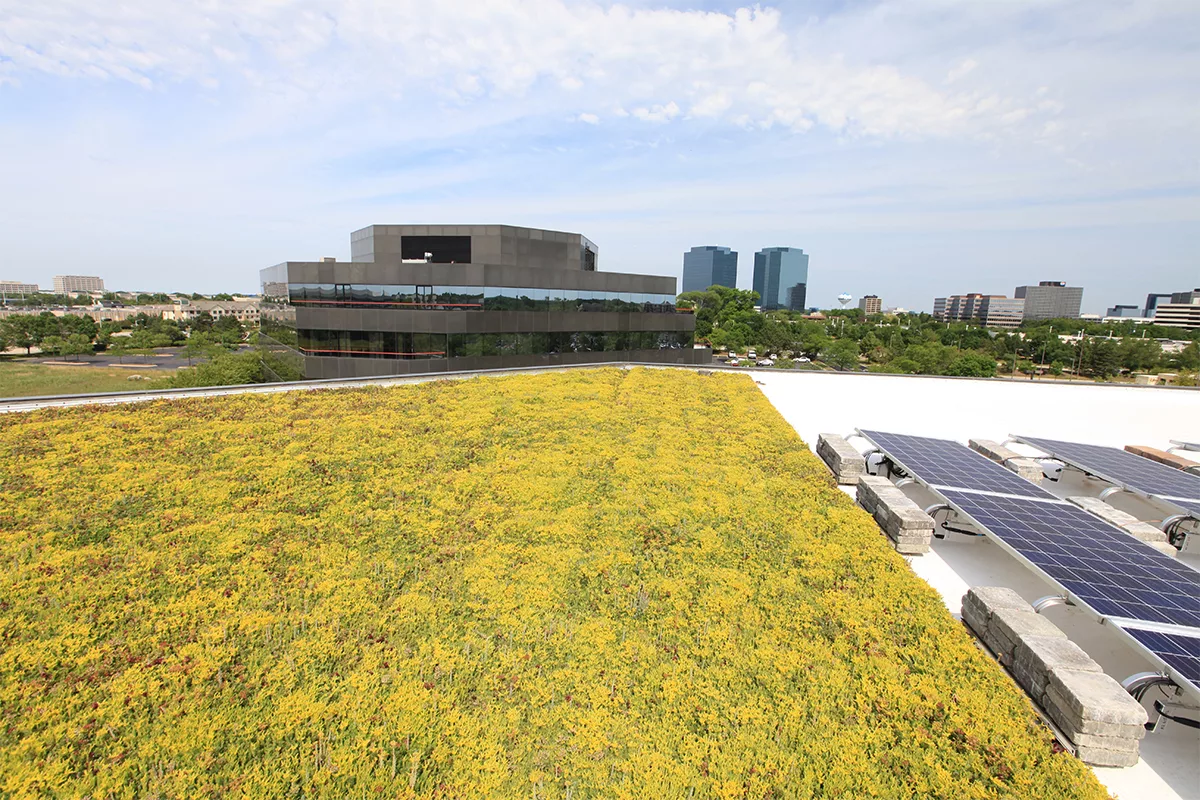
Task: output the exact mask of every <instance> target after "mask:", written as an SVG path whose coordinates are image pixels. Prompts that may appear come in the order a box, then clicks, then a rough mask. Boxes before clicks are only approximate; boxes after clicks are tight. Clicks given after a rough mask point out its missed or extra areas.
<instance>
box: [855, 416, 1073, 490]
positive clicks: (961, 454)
mask: <svg viewBox="0 0 1200 800" xmlns="http://www.w3.org/2000/svg"><path fill="white" fill-rule="evenodd" d="M859 433H861V434H862V435H863V436H865V437H867V438H868V439H870V440H871V442H872V443H873V444H875V445H876V446H877V447H879V449H881V450H882V451H883V452H884V453H885V454H886V455H887V456H888V457H889V458H891V459H892V460H893V461H896V462H897V463H898V464H899V465H900V467H901V468H903V469H904V470H905V471H907V472H910V473H912V474H913V475H914V476H915V477H919V478H920V479H921V480H922V481H924V482H926V483H928V484H929V485H930V486H934V487H942V486H953V487H957V488H960V489H976V490H979V491H986V492H999V493H1001V494H1015V495H1021V496H1023V497H1039V498H1045V499H1054V496H1053V495H1052V494H1050V493H1049V492H1046V491H1044V490H1043V489H1041V488H1039V487H1038V486H1037V485H1036V484H1034V483H1031V482H1030V481H1027V480H1025V479H1024V478H1021V477H1019V476H1017V475H1016V474H1014V473H1012V472H1009V471H1008V470H1006V469H1005V468H1004V467H1002V466H1000V465H999V464H997V463H996V462H995V461H992V460H990V459H988V458H987V457H986V456H982V455H980V454H979V453H976V452H975V451H974V450H972V449H970V448H969V447H964V446H963V445H961V444H959V443H958V442H954V441H951V440H949V439H932V438H929V437H927V436H905V435H902V434H897V433H883V432H881V431H866V430H859Z"/></svg>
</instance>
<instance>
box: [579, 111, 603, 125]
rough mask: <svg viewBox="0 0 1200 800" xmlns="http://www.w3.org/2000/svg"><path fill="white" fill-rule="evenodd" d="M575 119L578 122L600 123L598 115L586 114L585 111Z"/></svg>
mask: <svg viewBox="0 0 1200 800" xmlns="http://www.w3.org/2000/svg"><path fill="white" fill-rule="evenodd" d="M576 119H578V120H579V121H580V122H586V123H587V124H588V125H599V124H600V118H599V117H598V116H596V115H595V114H588V113H587V112H584V113H582V114H580V115H579V116H578V117H577V118H576Z"/></svg>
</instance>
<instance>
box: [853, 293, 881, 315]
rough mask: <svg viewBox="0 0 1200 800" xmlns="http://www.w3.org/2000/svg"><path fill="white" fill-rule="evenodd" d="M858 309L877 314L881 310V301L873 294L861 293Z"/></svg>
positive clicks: (865, 312)
mask: <svg viewBox="0 0 1200 800" xmlns="http://www.w3.org/2000/svg"><path fill="white" fill-rule="evenodd" d="M858 310H859V311H861V312H863V313H864V314H878V313H880V312H881V311H883V301H882V300H880V299H879V298H878V297H876V296H875V295H873V294H868V295H863V298H862V299H861V300H859V301H858Z"/></svg>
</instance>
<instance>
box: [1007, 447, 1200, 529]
mask: <svg viewBox="0 0 1200 800" xmlns="http://www.w3.org/2000/svg"><path fill="white" fill-rule="evenodd" d="M1009 438H1011V439H1012V440H1013V441H1017V442H1021V443H1022V444H1027V445H1030V446H1032V447H1036V448H1038V449H1039V450H1041V451H1043V452H1045V453H1047V454H1048V455H1049V456H1050V457H1051V458H1054V459H1056V460H1058V461H1062V462H1063V463H1065V464H1069V465H1071V466H1073V467H1075V468H1076V469H1080V470H1083V471H1084V472H1087V473H1089V474H1091V475H1095V476H1096V477H1097V478H1100V479H1102V480H1105V481H1108V482H1109V483H1111V484H1113V485H1114V486H1120V487H1121V488H1123V489H1125V490H1127V491H1130V492H1133V493H1134V494H1138V495H1141V496H1142V497H1145V498H1147V499H1150V500H1157V501H1160V502H1163V503H1168V504H1170V505H1173V506H1175V507H1176V508H1178V509H1181V510H1182V511H1183V512H1184V513H1186V514H1189V515H1197V514H1200V476H1196V475H1191V474H1189V473H1187V472H1183V471H1182V470H1178V469H1176V468H1175V467H1168V466H1166V465H1165V464H1159V463H1158V462H1157V461H1151V460H1150V459H1148V458H1142V457H1141V456H1136V455H1134V454H1133V453H1127V452H1126V451H1124V450H1118V449H1117V448H1115V447H1105V446H1102V445H1093V444H1081V443H1079V442H1065V441H1061V440H1058V439H1044V438H1041V437H1037V436H1021V435H1012V436H1010V437H1009ZM1197 518H1198V519H1200V516H1198V517H1197Z"/></svg>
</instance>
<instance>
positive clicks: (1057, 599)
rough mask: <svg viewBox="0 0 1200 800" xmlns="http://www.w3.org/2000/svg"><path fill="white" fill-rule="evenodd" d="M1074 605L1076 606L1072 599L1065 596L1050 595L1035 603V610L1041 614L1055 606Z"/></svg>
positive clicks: (1040, 598)
mask: <svg viewBox="0 0 1200 800" xmlns="http://www.w3.org/2000/svg"><path fill="white" fill-rule="evenodd" d="M1073 605H1075V604H1074V603H1072V602H1071V598H1069V597H1067V596H1066V595H1065V594H1048V595H1046V596H1045V597H1039V598H1038V599H1037V600H1034V601H1033V610H1034V611H1035V612H1037V613H1038V614H1040V613H1042V612H1043V611H1045V610H1046V609H1047V608H1053V607H1054V606H1073Z"/></svg>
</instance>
